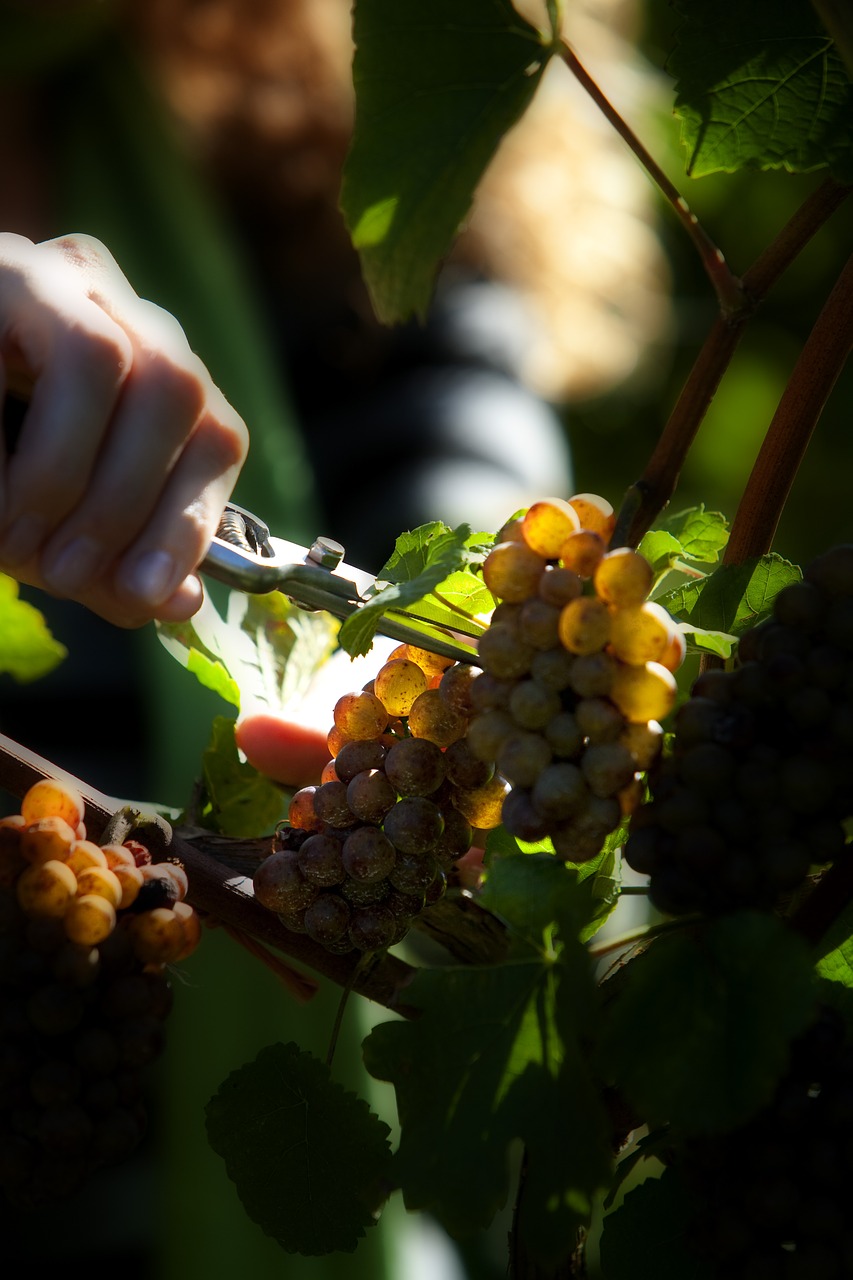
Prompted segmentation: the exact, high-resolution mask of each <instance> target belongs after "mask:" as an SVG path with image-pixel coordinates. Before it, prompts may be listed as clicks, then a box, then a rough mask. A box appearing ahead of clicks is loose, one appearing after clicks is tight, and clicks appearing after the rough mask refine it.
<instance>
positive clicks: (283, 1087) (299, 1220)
mask: <svg viewBox="0 0 853 1280" xmlns="http://www.w3.org/2000/svg"><path fill="white" fill-rule="evenodd" d="M206 1114H207V1134H208V1138H209V1141H210V1144H211V1146H212V1147H213V1149H214V1151H216V1153H217V1154H218V1155H220V1156H222V1158H223V1160H224V1161H225V1165H226V1168H227V1170H228V1176H229V1178H231V1180H232V1181H233V1182H234V1183H235V1185H236V1188H237V1193H238V1195H239V1196H240V1199H241V1201H242V1202H243V1207H244V1208H245V1210H246V1212H247V1214H248V1215H249V1217H250V1218H251V1219H252V1221H253V1222H256V1223H257V1224H258V1226H259V1227H261V1228H263V1230H264V1231H265V1232H266V1234H267V1235H269V1236H273V1237H274V1238H275V1239H276V1240H277V1241H278V1243H279V1244H280V1245H281V1246H282V1248H283V1249H285V1250H286V1251H287V1252H288V1253H303V1254H309V1255H318V1254H325V1253H333V1252H335V1251H338V1250H343V1251H346V1252H351V1251H352V1250H353V1249H354V1248H355V1247H356V1245H357V1244H358V1241H359V1240H360V1239H361V1237H362V1236H363V1235H364V1232H365V1230H366V1228H367V1227H369V1226H371V1225H372V1224H373V1222H374V1220H375V1217H374V1216H375V1214H376V1212H377V1211H378V1209H379V1207H380V1206H381V1204H382V1202H383V1200H384V1199H385V1196H386V1195H387V1189H388V1186H389V1185H390V1182H389V1175H390V1165H391V1151H390V1147H389V1145H388V1132H389V1130H388V1126H387V1125H386V1124H384V1123H383V1122H382V1121H381V1120H380V1119H379V1118H378V1117H377V1116H375V1115H374V1114H373V1112H372V1111H371V1110H370V1108H369V1107H368V1105H367V1103H366V1102H364V1101H363V1100H362V1099H361V1098H358V1097H356V1095H355V1094H353V1093H348V1092H347V1091H346V1090H345V1089H343V1088H342V1087H341V1085H339V1084H337V1083H335V1081H333V1080H332V1079H331V1077H330V1075H329V1069H328V1067H326V1066H325V1065H324V1064H323V1063H322V1062H320V1061H319V1060H318V1059H317V1058H314V1057H312V1055H311V1054H310V1053H306V1052H304V1051H303V1050H301V1049H300V1048H299V1046H298V1045H296V1044H286V1045H283V1044H276V1045H269V1046H268V1047H267V1048H266V1049H262V1050H261V1052H260V1053H259V1054H258V1056H257V1058H256V1059H255V1060H254V1062H250V1063H247V1064H246V1065H245V1066H243V1067H240V1068H239V1069H238V1070H237V1071H233V1072H232V1073H231V1075H230V1076H229V1077H228V1079H227V1080H225V1081H224V1083H223V1084H222V1085H221V1086H220V1088H219V1091H218V1093H216V1094H215V1096H214V1097H213V1098H211V1100H210V1102H209V1103H208V1104H207V1112H206Z"/></svg>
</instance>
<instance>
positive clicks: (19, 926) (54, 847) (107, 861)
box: [0, 778, 201, 1208]
mask: <svg viewBox="0 0 853 1280" xmlns="http://www.w3.org/2000/svg"><path fill="white" fill-rule="evenodd" d="M84 812H85V811H84V805H83V800H82V798H81V796H80V795H79V793H78V792H77V790H76V789H75V788H74V787H72V786H69V785H67V784H66V783H64V782H61V781H56V780H53V779H50V778H45V779H43V780H41V781H39V782H36V783H35V784H34V785H33V786H32V787H31V788H30V789H29V790H28V791H27V793H26V794H25V796H24V797H23V800H22V801H21V811H20V813H18V814H13V815H10V816H8V817H5V818H2V819H0V994H2V996H3V1001H2V1010H3V1031H4V1034H3V1044H4V1061H3V1074H2V1083H3V1089H2V1092H0V1190H2V1192H3V1194H4V1195H5V1196H6V1197H7V1198H8V1199H9V1200H10V1202H11V1203H13V1204H15V1205H19V1206H21V1207H23V1208H29V1207H32V1206H35V1205H38V1204H41V1203H47V1202H52V1201H55V1200H59V1199H63V1198H65V1197H67V1196H68V1195H70V1194H72V1193H73V1192H75V1191H77V1190H79V1189H80V1188H82V1187H83V1186H84V1185H85V1183H86V1181H87V1179H88V1177H89V1176H90V1174H91V1173H93V1172H94V1171H95V1170H97V1169H99V1168H101V1167H102V1166H104V1165H111V1164H114V1163H116V1162H117V1161H120V1160H122V1159H124V1158H126V1157H127V1156H129V1155H130V1154H131V1153H132V1151H133V1150H134V1149H135V1148H136V1146H137V1145H138V1144H139V1142H140V1141H141V1139H142V1137H143V1135H144V1132H145V1124H146V1119H145V1110H144V1105H143V1097H142V1089H141V1083H140V1079H139V1075H140V1072H141V1070H142V1069H143V1068H145V1067H147V1066H148V1065H149V1063H150V1062H152V1061H153V1060H154V1059H155V1058H156V1057H158V1056H159V1054H160V1052H161V1051H162V1048H163V1040H164V1033H163V1022H164V1019H165V1017H166V1015H167V1014H168V1012H169V1008H170V1005H171V987H170V984H169V981H168V970H167V966H168V965H170V964H173V963H175V962H178V961H181V960H183V959H185V958H186V957H188V956H189V955H190V954H191V953H192V951H193V950H194V949H195V947H196V945H197V944H198V941H199V938H200V933H201V926H200V922H199V919H198V917H197V915H196V913H195V911H194V910H193V908H192V907H191V906H190V905H189V903H188V902H186V900H185V899H186V893H187V888H188V886H187V877H186V873H185V872H184V870H183V868H182V867H180V866H178V865H177V864H172V863H160V864H156V865H154V864H152V862H151V858H150V855H149V853H148V851H147V850H146V849H145V848H144V846H143V845H141V844H139V843H138V842H135V841H129V842H128V844H126V845H124V844H105V845H103V846H101V845H98V844H96V843H95V842H94V841H92V840H89V839H88V838H87V833H86V826H85V820H84Z"/></svg>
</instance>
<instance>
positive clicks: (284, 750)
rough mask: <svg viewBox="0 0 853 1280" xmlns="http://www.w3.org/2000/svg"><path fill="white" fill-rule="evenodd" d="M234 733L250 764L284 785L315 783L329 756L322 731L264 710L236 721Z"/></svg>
mask: <svg viewBox="0 0 853 1280" xmlns="http://www.w3.org/2000/svg"><path fill="white" fill-rule="evenodd" d="M234 737H235V740H236V743H237V746H238V747H239V748H240V750H241V751H242V752H243V753H244V755H245V756H246V758H247V759H248V761H249V763H250V764H252V765H254V767H255V768H256V769H257V770H258V771H259V772H260V773H263V774H265V775H266V776H267V777H268V778H273V779H274V780H275V781H276V782H281V783H283V784H284V785H285V786H290V787H306V786H310V785H312V784H314V783H318V782H319V781H320V774H321V772H322V770H323V766H324V764H325V763H326V761H327V760H328V759H329V748H328V746H327V744H326V735H325V733H321V732H320V730H319V729H314V728H312V727H311V726H309V725H303V724H295V723H293V722H292V721H288V720H283V719H281V717H279V716H273V715H269V714H267V713H266V712H258V713H256V714H254V715H249V716H246V717H245V719H243V720H241V721H239V722H238V724H237V726H236V729H235V731H234Z"/></svg>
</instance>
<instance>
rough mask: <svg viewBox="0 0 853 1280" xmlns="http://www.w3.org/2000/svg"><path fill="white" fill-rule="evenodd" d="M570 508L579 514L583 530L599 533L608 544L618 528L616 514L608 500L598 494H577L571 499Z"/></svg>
mask: <svg viewBox="0 0 853 1280" xmlns="http://www.w3.org/2000/svg"><path fill="white" fill-rule="evenodd" d="M569 506H570V507H573V508H574V510H575V511H576V512H577V516H578V520H579V521H580V526H581V528H582V529H586V530H588V531H589V532H590V533H597V534H598V536H599V537H600V538H601V539H602V541H603V542H604V543H605V544H606V543H608V542H609V541H610V539H611V537H612V536H613V530H614V529H615V527H616V513H615V512H614V510H613V507H612V505H611V504H610V503H609V502H608V501H607V499H606V498H602V497H600V496H599V495H598V494H597V493H576V494H575V495H574V497H573V498H569Z"/></svg>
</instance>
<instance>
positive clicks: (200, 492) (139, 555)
mask: <svg viewBox="0 0 853 1280" xmlns="http://www.w3.org/2000/svg"><path fill="white" fill-rule="evenodd" d="M9 390H12V391H16V392H18V393H20V392H22V391H23V392H24V393H25V394H26V395H27V396H28V397H29V398H30V404H29V407H28V410H27V412H26V416H25V418H24V422H23V426H22V428H21V432H20V436H19V439H18V442H17V445H16V447H15V449H14V452H12V453H11V454H9V455H8V456H4V452H3V450H2V447H0V571H3V572H6V573H9V574H11V575H12V576H13V577H15V578H17V579H18V580H19V581H21V582H26V583H29V584H31V585H33V586H37V587H41V588H43V589H44V590H46V591H48V592H50V593H51V594H53V595H60V596H68V597H71V598H73V599H75V600H78V601H80V602H81V603H83V604H85V605H86V606H88V607H89V608H90V609H92V610H93V611H94V612H95V613H98V614H100V615H101V616H102V617H104V618H106V619H107V620H108V621H110V622H113V623H116V624H117V625H119V626H125V627H133V626H139V625H141V624H142V623H144V622H147V621H149V620H150V619H152V618H161V619H164V620H169V621H180V620H182V619H185V618H188V617H190V616H191V615H192V614H193V613H194V612H195V611H196V609H197V608H198V607H199V605H200V603H201V599H202V591H201V584H200V582H199V579H198V577H197V576H196V575H195V572H194V571H195V570H196V569H197V567H198V565H199V564H200V562H201V560H202V559H203V557H204V554H205V552H206V550H207V548H208V546H209V545H210V540H211V538H212V537H213V535H214V534H215V532H216V527H217V523H218V520H219V517H220V515H221V513H222V509H223V507H224V505H225V503H226V502H227V500H228V498H229V496H230V493H231V490H232V488H233V485H234V482H235V480H236V478H237V475H238V473H239V470H240V467H241V466H242V463H243V461H244V459H245V456H246V451H247V447H248V434H247V431H246V427H245V425H244V423H243V422H242V420H241V418H240V417H239V415H238V414H237V412H236V411H235V410H234V409H233V408H232V407H231V406H230V405H229V404H228V403H227V401H226V400H225V398H224V397H223V395H222V393H221V392H220V391H219V390H218V389H217V388H216V387H215V386H214V384H213V382H212V380H211V378H210V375H209V374H208V372H207V370H206V369H205V367H204V365H203V364H202V362H201V361H200V360H199V358H198V357H197V356H195V355H194V354H193V352H192V351H191V350H190V347H189V344H188V342H187V339H186V337H185V335H184V332H183V330H182V329H181V327H180V325H179V324H178V322H177V321H176V320H175V319H174V318H173V317H172V316H171V315H169V314H168V312H166V311H163V310H162V308H160V307H157V306H155V305H154V304H153V303H151V302H146V301H144V300H143V299H141V298H139V297H138V296H137V294H136V293H135V292H134V290H133V289H132V287H131V285H130V284H129V282H128V281H127V279H126V278H125V276H124V275H123V274H122V272H121V270H120V269H119V267H118V265H117V263H116V262H115V260H114V259H113V258H112V256H111V255H110V253H109V252H108V250H107V249H105V248H104V246H103V245H102V244H100V243H99V242H98V241H97V240H94V239H92V238H91V237H88V236H80V235H73V236H63V237H62V238H60V239H58V240H51V241H47V242H44V243H41V244H33V243H32V242H31V241H29V240H27V239H25V238H24V237H23V236H18V235H13V234H11V233H0V400H2V396H3V394H5V392H6V391H9ZM0 446H2V438H0Z"/></svg>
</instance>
